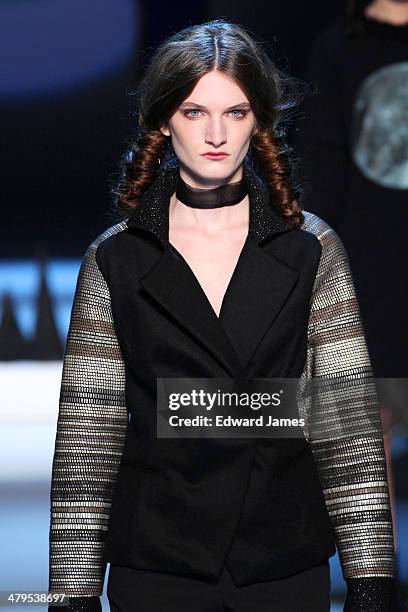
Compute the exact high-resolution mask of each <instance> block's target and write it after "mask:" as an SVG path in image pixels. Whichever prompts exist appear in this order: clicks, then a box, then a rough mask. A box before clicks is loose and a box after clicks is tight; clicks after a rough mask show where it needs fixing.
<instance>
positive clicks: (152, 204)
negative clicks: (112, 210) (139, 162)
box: [126, 159, 294, 246]
mask: <svg viewBox="0 0 408 612" xmlns="http://www.w3.org/2000/svg"><path fill="white" fill-rule="evenodd" d="M243 171H244V176H245V178H246V180H247V184H248V192H249V231H248V235H249V236H250V237H251V238H252V239H253V240H254V241H255V242H256V243H258V244H260V243H262V242H263V241H264V240H266V239H267V238H269V237H271V236H275V235H277V234H281V233H283V232H287V231H290V230H292V229H294V226H293V225H291V224H290V223H288V222H287V221H285V220H284V219H282V218H281V217H280V216H279V215H278V214H277V213H276V212H275V211H274V210H273V208H272V205H271V203H270V200H271V197H270V195H269V191H268V189H267V187H266V185H265V184H264V182H263V181H262V180H261V178H260V177H259V176H258V175H257V174H256V172H255V170H254V169H253V167H252V165H251V163H250V162H249V161H248V159H246V160H245V162H244V165H243ZM177 175H178V164H176V165H166V166H165V167H162V168H160V170H159V171H158V172H157V174H156V177H155V180H154V181H153V183H152V184H151V185H150V187H149V188H148V189H147V190H146V191H145V193H144V194H143V196H142V198H141V200H140V202H139V204H138V206H137V207H136V209H135V210H134V211H133V212H132V213H131V215H130V217H129V218H128V219H127V220H126V225H127V227H129V228H140V229H142V230H145V231H148V232H150V233H152V234H153V235H155V236H156V237H157V238H158V239H159V240H160V242H161V243H162V244H163V245H165V246H166V245H168V243H169V203H170V198H171V196H172V195H173V193H174V192H175V190H176V184H177Z"/></svg>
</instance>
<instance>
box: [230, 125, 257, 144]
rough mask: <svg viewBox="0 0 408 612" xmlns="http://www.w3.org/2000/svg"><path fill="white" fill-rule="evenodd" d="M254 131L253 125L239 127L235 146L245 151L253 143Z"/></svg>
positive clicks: (235, 135)
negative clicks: (252, 135)
mask: <svg viewBox="0 0 408 612" xmlns="http://www.w3.org/2000/svg"><path fill="white" fill-rule="evenodd" d="M252 130H253V125H252V124H250V125H249V124H246V125H239V126H237V129H236V130H235V131H234V135H233V139H234V142H235V145H236V146H237V148H239V149H244V148H246V147H248V146H249V144H250V141H251V134H252Z"/></svg>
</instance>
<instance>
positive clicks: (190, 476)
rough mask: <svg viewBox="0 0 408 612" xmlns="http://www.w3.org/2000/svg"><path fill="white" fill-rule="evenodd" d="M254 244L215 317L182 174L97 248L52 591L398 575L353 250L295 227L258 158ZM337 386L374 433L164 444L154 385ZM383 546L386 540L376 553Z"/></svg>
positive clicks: (65, 390) (80, 308) (77, 313)
mask: <svg viewBox="0 0 408 612" xmlns="http://www.w3.org/2000/svg"><path fill="white" fill-rule="evenodd" d="M244 171H245V176H246V179H247V182H248V186H249V198H250V226H249V233H248V237H247V240H246V242H245V245H244V247H243V250H242V252H241V255H240V257H239V260H238V263H237V266H236V268H235V271H234V273H233V275H232V278H231V281H230V283H229V286H228V289H227V291H226V294H225V297H224V301H223V303H222V308H221V312H220V317H219V318H218V317H217V316H216V314H215V312H214V310H213V309H212V307H211V305H210V303H209V301H208V299H207V298H206V296H205V294H204V292H203V290H202V288H201V286H200V284H199V283H198V281H197V279H196V277H195V275H194V274H193V272H192V270H191V269H190V267H189V266H188V264H187V262H186V261H185V260H184V258H183V257H182V256H181V254H180V253H179V252H178V251H177V250H176V249H175V248H174V247H172V245H171V244H170V243H169V240H168V205H169V198H170V196H171V194H172V193H174V190H175V181H176V176H177V167H162V169H161V170H160V171H159V172H158V174H157V178H156V180H155V181H154V183H153V184H152V185H151V187H150V188H149V189H148V191H147V192H146V193H145V194H144V196H143V198H142V201H141V203H140V205H139V206H138V208H137V209H136V210H135V211H134V213H133V214H132V215H131V216H130V218H128V219H127V220H125V221H122V222H121V223H118V224H117V225H115V226H113V227H111V228H109V229H108V230H106V231H105V232H104V233H103V234H102V235H101V236H99V237H98V238H97V239H96V240H95V241H93V242H92V244H91V245H90V246H89V248H88V250H87V252H86V254H85V256H84V259H83V263H82V266H81V271H80V274H79V278H78V284H77V289H76V294H75V301H74V306H73V311H72V316H71V324H70V329H69V334H68V341H67V348H66V354H65V358H64V368H63V376H62V385H61V397H60V409H59V417H58V430H57V438H56V447H55V456H54V463H53V479H52V491H51V526H50V527H51V528H50V590H54V591H61V590H63V591H64V590H65V592H67V593H70V594H72V595H88V596H89V595H100V594H101V593H102V587H103V579H104V573H105V567H106V562H112V563H115V564H121V565H129V566H131V567H135V568H142V569H153V570H162V571H166V572H177V573H183V574H188V575H196V576H202V577H209V578H216V577H217V576H219V574H220V572H221V569H222V566H223V564H224V563H227V564H228V567H229V569H230V571H231V573H232V575H233V577H234V580H235V582H236V584H237V585H245V584H250V583H252V582H258V581H262V580H269V579H274V578H281V577H285V576H289V575H291V574H293V573H295V572H298V571H300V570H303V569H306V568H310V567H312V566H314V565H317V564H319V563H321V562H322V561H324V560H325V559H327V558H328V557H330V556H331V555H333V554H334V553H335V550H336V544H337V546H338V549H339V553H340V560H341V563H342V568H343V573H344V576H345V578H355V577H361V576H367V575H368V576H380V575H381V576H390V577H391V576H393V574H394V552H393V539H392V521H391V514H390V506H389V497H388V487H387V478H386V471H385V458H384V447H383V438H382V431H381V425H380V421H379V418H378V409H377V404H376V403H375V402H374V403H373V396H368V395H367V394H362V395H360V396H358V393H356V391H355V389H353V388H352V387H350V385H348V383H349V382H350V381H352V380H355V379H367V378H369V377H370V376H371V373H370V361H369V356H368V353H367V349H366V345H365V340H364V333H363V328H362V325H361V321H360V316H359V309H358V303H357V299H356V296H355V292H354V286H353V281H352V277H351V273H350V269H349V265H348V260H347V256H346V254H345V252H344V248H343V245H342V243H341V241H340V239H339V238H338V236H337V235H336V233H335V232H334V231H333V230H332V229H331V228H330V227H329V226H328V225H327V224H326V223H325V222H324V221H322V220H321V219H319V218H318V217H316V216H315V215H313V214H311V213H308V212H306V211H305V212H304V214H305V221H304V223H303V225H302V226H301V227H300V228H294V227H293V226H291V225H289V224H288V223H287V222H285V221H284V220H283V219H282V218H281V217H279V216H278V215H277V213H275V212H274V210H273V208H272V206H271V204H270V201H269V194H268V191H267V190H266V188H265V186H264V184H263V183H262V181H261V179H260V178H259V176H258V175H257V174H256V172H255V171H254V169H253V168H252V167H251V166H250V165H249V163H248V162H246V163H245V166H244ZM241 376H242V377H245V378H251V377H253V378H269V377H270V378H277V377H289V378H301V379H304V380H308V379H311V378H312V377H317V378H318V379H322V380H326V381H336V384H337V387H336V393H337V394H341V397H342V409H343V410H346V411H347V412H346V416H347V422H348V423H349V424H350V425H351V429H352V430H353V428H355V431H357V428H356V425H357V423H358V419H359V418H360V417H361V410H362V409H366V408H367V406H371V407H372V406H374V412H373V411H372V412H371V413H370V416H371V419H370V427H369V430H367V431H366V433H365V434H364V435H362V434H359V435H357V434H356V435H354V436H353V435H347V436H342V437H338V436H330V435H329V434H330V431H331V427H332V423H331V421H330V419H333V415H332V410H331V408H332V407H333V406H332V404H331V403H330V402H331V401H332V399H333V395H332V396H330V397H331V399H330V397H329V396H328V399H326V403H324V404H323V410H320V413H319V415H318V419H320V420H321V421H322V423H321V426H322V428H321V429H320V431H323V430H324V431H325V432H326V433H325V435H324V436H320V437H317V438H316V439H312V438H311V437H310V430H309V429H308V427H309V425H310V423H311V421H312V419H313V418H314V419H316V415H314V414H313V403H312V402H310V401H308V400H307V399H305V401H304V404H303V406H304V410H305V416H306V420H307V426H306V427H305V436H304V438H301V439H284V438H280V439H259V438H258V439H256V438H254V439H180V438H179V439H163V438H157V437H156V379H157V377H168V378H172V377H176V378H190V377H192V378H200V377H203V378H210V377H241ZM378 537H381V541H379V539H378Z"/></svg>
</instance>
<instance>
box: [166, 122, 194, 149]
mask: <svg viewBox="0 0 408 612" xmlns="http://www.w3.org/2000/svg"><path fill="white" fill-rule="evenodd" d="M172 142H173V147H174V149H175V150H176V149H179V150H182V151H184V152H185V153H186V154H188V153H189V152H190V151H191V152H194V151H195V150H196V149H197V147H198V146H199V144H200V134H199V133H198V130H195V129H194V128H192V127H189V126H188V125H182V126H178V127H177V128H175V129H173V130H172ZM176 152H177V151H176Z"/></svg>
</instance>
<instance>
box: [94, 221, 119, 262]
mask: <svg viewBox="0 0 408 612" xmlns="http://www.w3.org/2000/svg"><path fill="white" fill-rule="evenodd" d="M125 229H127V225H126V220H124V221H120V222H119V223H115V225H111V226H110V227H108V228H107V229H106V230H104V231H103V232H101V233H100V234H99V235H98V236H96V238H94V239H93V240H92V242H91V243H90V244H89V245H88V247H87V249H86V252H85V255H90V256H94V257H95V256H96V252H97V250H98V249H99V248H100V247H101V245H106V244H107V243H108V242H109V240H110V239H112V238H113V237H114V236H116V235H117V234H119V233H120V232H123V231H124V230H125Z"/></svg>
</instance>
